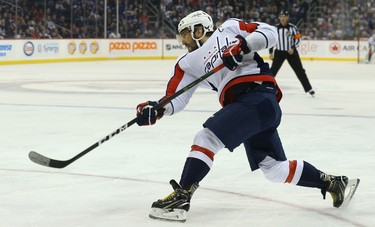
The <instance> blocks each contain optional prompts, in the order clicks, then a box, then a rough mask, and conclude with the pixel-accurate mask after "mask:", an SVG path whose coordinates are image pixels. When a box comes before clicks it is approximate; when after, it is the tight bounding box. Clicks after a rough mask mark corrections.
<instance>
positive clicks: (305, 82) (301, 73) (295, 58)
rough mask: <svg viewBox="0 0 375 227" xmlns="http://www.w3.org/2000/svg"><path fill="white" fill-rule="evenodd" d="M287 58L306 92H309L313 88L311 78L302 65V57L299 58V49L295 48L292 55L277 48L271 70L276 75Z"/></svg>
mask: <svg viewBox="0 0 375 227" xmlns="http://www.w3.org/2000/svg"><path fill="white" fill-rule="evenodd" d="M285 59H287V60H288V63H289V65H290V66H291V67H292V69H293V70H294V72H295V73H296V75H297V77H298V79H299V81H300V82H301V84H302V86H303V89H304V90H305V92H308V91H310V90H311V89H312V87H311V84H310V82H309V79H308V78H307V75H306V72H305V69H304V68H303V67H302V62H301V59H300V58H299V54H298V51H297V50H296V49H294V52H293V54H292V55H290V54H289V53H288V51H280V50H275V53H274V58H273V62H272V66H271V72H272V73H273V75H275V76H276V74H277V72H278V71H279V69H280V68H281V65H282V64H283V63H284V61H285Z"/></svg>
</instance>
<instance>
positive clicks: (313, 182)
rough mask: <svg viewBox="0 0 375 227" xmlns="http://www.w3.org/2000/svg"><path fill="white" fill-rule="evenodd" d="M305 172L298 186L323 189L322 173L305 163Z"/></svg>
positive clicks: (303, 171)
mask: <svg viewBox="0 0 375 227" xmlns="http://www.w3.org/2000/svg"><path fill="white" fill-rule="evenodd" d="M303 163H304V165H303V170H302V175H301V178H300V180H299V181H298V183H297V185H299V186H303V187H310V188H320V189H321V188H323V187H324V183H323V181H322V180H321V179H320V173H321V172H320V171H319V170H318V169H316V168H315V167H314V166H313V165H311V164H310V163H308V162H306V161H303Z"/></svg>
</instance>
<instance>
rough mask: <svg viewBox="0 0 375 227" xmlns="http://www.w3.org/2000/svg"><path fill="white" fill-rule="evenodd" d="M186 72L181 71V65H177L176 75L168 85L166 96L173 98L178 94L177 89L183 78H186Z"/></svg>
mask: <svg viewBox="0 0 375 227" xmlns="http://www.w3.org/2000/svg"><path fill="white" fill-rule="evenodd" d="M184 74H185V72H184V70H182V69H181V67H180V65H179V64H178V63H177V64H176V66H175V69H174V75H173V76H172V78H171V79H170V80H169V82H168V85H167V91H166V96H167V97H168V96H171V95H173V94H174V93H176V90H177V87H178V85H179V84H180V82H181V80H182V78H183V77H184Z"/></svg>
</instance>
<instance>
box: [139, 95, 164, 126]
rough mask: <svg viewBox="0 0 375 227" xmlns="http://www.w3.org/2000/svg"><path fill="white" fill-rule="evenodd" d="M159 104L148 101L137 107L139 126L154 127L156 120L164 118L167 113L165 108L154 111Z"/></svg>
mask: <svg viewBox="0 0 375 227" xmlns="http://www.w3.org/2000/svg"><path fill="white" fill-rule="evenodd" d="M157 104H158V102H155V101H147V102H143V103H141V104H139V105H138V106H137V124H138V125H139V126H143V125H153V124H155V122H156V120H159V119H160V118H162V117H163V115H164V111H165V109H164V108H160V109H158V110H155V109H153V107H154V106H156V105H157Z"/></svg>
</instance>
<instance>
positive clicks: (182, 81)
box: [165, 19, 278, 115]
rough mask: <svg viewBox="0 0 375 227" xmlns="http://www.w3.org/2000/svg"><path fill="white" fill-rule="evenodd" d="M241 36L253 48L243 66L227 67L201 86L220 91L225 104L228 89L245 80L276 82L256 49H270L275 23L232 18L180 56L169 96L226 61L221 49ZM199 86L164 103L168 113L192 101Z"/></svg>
mask: <svg viewBox="0 0 375 227" xmlns="http://www.w3.org/2000/svg"><path fill="white" fill-rule="evenodd" d="M237 35H241V36H242V37H244V38H245V39H246V41H247V44H248V46H249V48H250V50H251V52H250V53H249V54H246V55H244V56H243V61H242V63H243V64H242V65H241V66H239V67H237V68H236V69H235V70H234V71H230V70H229V69H228V68H226V67H224V68H223V69H221V70H219V71H218V72H216V73H214V74H213V75H211V76H210V77H209V78H207V79H206V80H204V81H202V82H201V83H200V84H199V86H203V87H206V88H208V89H211V90H214V91H217V92H218V97H219V101H220V103H221V104H222V105H224V102H225V100H224V99H225V92H226V90H227V89H228V88H229V87H231V86H233V85H234V84H238V83H242V82H257V83H261V82H262V81H270V82H274V83H276V81H275V79H274V77H273V76H272V74H271V72H270V70H269V67H268V63H264V61H263V59H262V58H261V57H260V56H259V55H258V54H257V53H256V51H259V50H262V49H267V48H270V47H272V46H274V45H275V43H276V40H277V38H278V37H277V31H276V28H275V27H274V26H270V25H268V24H265V23H260V22H254V23H245V22H243V21H241V20H237V19H229V20H227V21H226V22H224V23H223V24H222V25H221V26H220V27H219V28H218V29H216V31H215V32H214V33H213V34H212V35H211V37H210V38H209V39H208V40H207V41H206V42H205V43H204V44H203V45H202V46H201V47H200V48H198V49H196V50H195V51H193V52H190V53H187V54H185V55H183V56H181V57H180V58H179V59H178V60H177V63H176V65H175V67H174V70H173V71H172V75H171V79H170V80H169V82H168V85H167V89H166V95H165V96H166V97H168V96H170V95H172V94H174V93H175V92H176V91H179V90H180V89H181V88H183V87H185V86H186V85H188V84H189V83H191V82H193V81H194V80H196V79H198V78H199V77H201V76H202V75H204V74H205V73H207V72H209V71H210V70H212V69H214V68H215V67H217V66H219V65H220V64H222V63H223V61H222V60H221V56H222V52H223V51H224V50H225V49H226V48H227V47H228V46H229V45H232V44H233V43H235V42H238V39H237V38H235V37H236V36H237ZM196 89H197V86H195V87H193V88H191V89H190V90H188V91H186V92H185V93H183V94H181V95H180V96H178V97H176V98H175V99H173V100H172V101H171V105H167V106H165V108H166V111H165V114H167V115H171V114H173V113H176V112H179V111H181V110H182V109H183V108H184V107H185V106H186V105H187V103H188V102H189V99H190V98H191V96H192V95H193V93H194V91H195V90H196Z"/></svg>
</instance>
